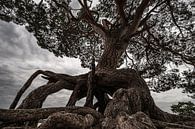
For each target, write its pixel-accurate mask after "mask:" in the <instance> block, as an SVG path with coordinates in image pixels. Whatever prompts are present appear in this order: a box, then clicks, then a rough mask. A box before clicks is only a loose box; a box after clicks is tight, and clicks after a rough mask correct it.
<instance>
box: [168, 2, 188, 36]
mask: <svg viewBox="0 0 195 129" xmlns="http://www.w3.org/2000/svg"><path fill="white" fill-rule="evenodd" d="M167 4H168V6H169V11H170V13H171V17H172V20H173V23H174V24H175V25H176V26H177V28H178V29H179V32H180V34H181V36H182V37H183V38H184V35H183V32H182V30H181V28H180V26H179V25H178V24H177V21H176V19H175V16H174V14H173V6H171V3H170V0H167Z"/></svg>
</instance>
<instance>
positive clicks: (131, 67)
mask: <svg viewBox="0 0 195 129" xmlns="http://www.w3.org/2000/svg"><path fill="white" fill-rule="evenodd" d="M125 55H126V56H127V58H128V59H129V60H131V62H132V65H133V66H135V63H134V60H133V59H132V58H131V57H129V55H128V53H127V50H125ZM133 66H132V67H133ZM132 67H131V68H132Z"/></svg>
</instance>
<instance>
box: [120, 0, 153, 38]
mask: <svg viewBox="0 0 195 129" xmlns="http://www.w3.org/2000/svg"><path fill="white" fill-rule="evenodd" d="M149 2H150V0H142V3H141V4H140V5H139V7H138V8H137V10H136V12H135V15H134V18H133V22H132V24H131V25H130V26H126V27H125V29H124V30H123V31H122V33H121V36H120V37H121V38H123V39H126V38H128V37H129V35H132V34H133V33H135V32H136V30H137V28H138V26H139V24H140V21H141V18H142V15H143V12H144V10H145V8H146V7H147V6H148V3H149Z"/></svg>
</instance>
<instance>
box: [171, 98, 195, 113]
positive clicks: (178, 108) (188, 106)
mask: <svg viewBox="0 0 195 129" xmlns="http://www.w3.org/2000/svg"><path fill="white" fill-rule="evenodd" d="M171 110H172V111H173V112H174V113H178V114H179V115H188V116H194V115H195V105H194V104H193V103H192V102H191V101H188V102H179V103H178V104H177V105H172V106H171Z"/></svg>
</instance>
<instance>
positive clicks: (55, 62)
mask: <svg viewBox="0 0 195 129" xmlns="http://www.w3.org/2000/svg"><path fill="white" fill-rule="evenodd" d="M38 69H43V70H51V71H54V72H62V73H66V74H79V73H84V72H86V71H87V69H82V68H81V67H80V61H79V60H78V59H70V58H63V59H62V58H57V57H55V56H54V55H53V54H52V53H50V52H48V51H47V50H44V49H41V48H40V47H39V46H38V45H37V44H36V39H35V38H34V37H33V35H32V34H30V33H28V32H27V31H26V30H25V28H24V27H21V26H17V25H15V24H13V23H6V22H3V21H0V108H8V107H9V105H10V104H11V102H12V101H13V99H14V97H15V95H16V93H17V91H18V90H19V89H20V88H21V86H22V85H23V84H24V83H25V81H26V80H27V79H28V78H29V77H30V75H31V74H32V73H33V72H35V71H36V70H38ZM43 82H44V81H43V80H41V79H40V78H38V79H36V80H35V82H34V83H33V85H32V86H31V87H30V88H29V89H28V90H27V92H26V93H25V94H24V96H23V98H24V97H25V96H26V95H27V94H28V93H29V92H30V91H32V90H33V89H35V88H37V87H38V86H41V85H42V84H43ZM69 94H70V92H69V91H65V92H62V91H60V92H59V93H57V94H54V95H51V96H50V97H49V98H48V99H47V101H46V103H45V105H47V106H49V105H50V106H51V105H54V106H56V105H60V103H62V105H64V103H65V102H66V101H67V98H68V97H67V95H69ZM59 96H65V97H59ZM56 98H57V99H56ZM54 99H55V100H54ZM56 100H57V101H56ZM57 103H58V104H57Z"/></svg>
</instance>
